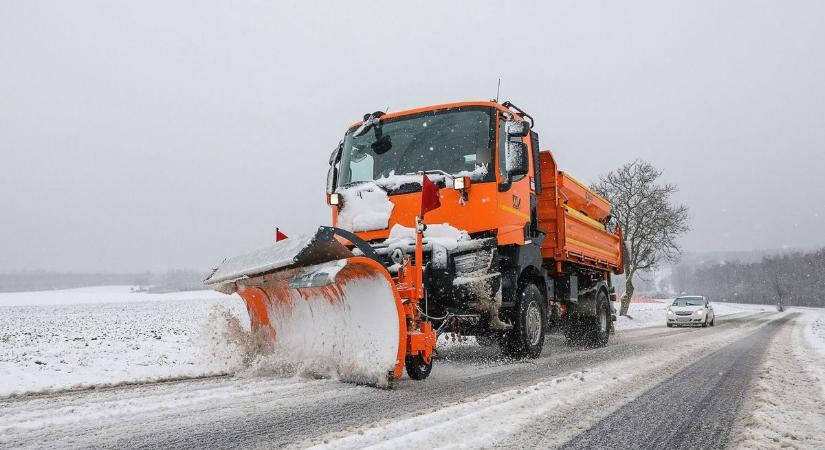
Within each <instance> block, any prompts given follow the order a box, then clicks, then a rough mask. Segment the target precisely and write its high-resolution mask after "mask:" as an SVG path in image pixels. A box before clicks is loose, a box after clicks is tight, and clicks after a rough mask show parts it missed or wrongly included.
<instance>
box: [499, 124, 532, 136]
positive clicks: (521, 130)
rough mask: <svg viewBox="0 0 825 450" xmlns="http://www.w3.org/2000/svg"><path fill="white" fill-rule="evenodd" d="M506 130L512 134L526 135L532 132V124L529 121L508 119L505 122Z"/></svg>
mask: <svg viewBox="0 0 825 450" xmlns="http://www.w3.org/2000/svg"><path fill="white" fill-rule="evenodd" d="M504 130H505V132H506V133H507V134H508V135H510V136H513V137H524V136H527V135H528V134H530V125H529V124H528V123H527V121H521V122H518V121H516V120H508V121H507V122H506V123H505V124H504Z"/></svg>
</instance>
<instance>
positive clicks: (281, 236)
mask: <svg viewBox="0 0 825 450" xmlns="http://www.w3.org/2000/svg"><path fill="white" fill-rule="evenodd" d="M286 238H287V236H286V235H285V234H284V233H281V230H279V229H278V228H275V242H280V241H283V240H284V239H286Z"/></svg>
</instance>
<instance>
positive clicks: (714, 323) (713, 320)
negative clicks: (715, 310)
mask: <svg viewBox="0 0 825 450" xmlns="http://www.w3.org/2000/svg"><path fill="white" fill-rule="evenodd" d="M710 326H712V327H715V326H716V316H713V319H710Z"/></svg>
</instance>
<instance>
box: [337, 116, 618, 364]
mask: <svg viewBox="0 0 825 450" xmlns="http://www.w3.org/2000/svg"><path fill="white" fill-rule="evenodd" d="M533 125H534V123H533V119H532V118H531V117H530V116H529V115H528V114H527V113H525V112H524V111H523V110H521V109H519V108H518V107H516V106H515V105H512V104H511V103H509V102H504V103H497V102H493V101H489V102H485V101H479V102H461V103H450V104H443V105H435V106H430V107H425V108H418V109H412V110H407V111H400V112H393V113H383V112H375V113H372V114H367V115H365V116H364V120H362V121H360V122H358V123H355V124H353V125H352V126H350V127H349V129H348V130H347V132H346V133H345V135H344V139H343V140H342V141H341V143H340V144H339V146H338V147H337V148H336V149H335V150H334V151H333V153H332V155H331V157H330V161H329V162H330V169H329V173H328V177H327V203H328V204H329V205H330V206H331V207H332V222H333V225H334V226H335V227H337V228H340V229H344V230H346V231H349V232H352V233H354V234H355V235H356V236H357V237H358V238H360V239H361V240H363V241H365V242H367V243H368V244H369V245H370V246H371V247H372V248H373V249H374V250H375V254H377V255H379V257H380V258H381V259H382V263H383V264H384V265H385V266H386V267H388V269H389V270H390V272H391V273H392V272H393V269H394V268H397V267H399V265H400V262H401V260H402V258H403V257H406V256H408V255H410V254H411V253H412V251H413V248H414V246H413V245H412V239H411V237H412V230H413V228H414V227H415V226H416V216H418V215H419V214H420V206H421V191H422V183H423V176H422V174H426V176H427V177H428V178H429V179H430V180H432V181H433V182H434V183H435V184H437V185H438V186H439V188H441V189H440V193H439V196H440V203H441V206H440V207H439V208H438V209H435V210H433V211H431V212H429V213H427V214H426V217H425V223H426V224H428V227H429V228H428V230H427V231H425V235H424V250H425V253H424V264H425V283H424V286H425V290H426V292H427V296H426V299H427V301H426V304H425V308H426V315H427V317H428V318H429V319H430V320H432V321H433V323H434V325H436V326H437V327H438V328H439V330H443V331H460V332H463V333H467V334H476V335H495V336H499V337H501V336H503V338H502V339H503V342H505V345H504V346H503V348H504V349H505V350H507V349H508V348H509V349H510V350H511V351H510V353H512V354H513V355H521V356H534V357H535V356H537V355H538V353H540V351H541V345H542V343H543V331H544V330H545V329H546V328H547V326H548V325H547V324H548V322H549V315H550V312H551V311H556V313H557V315H558V314H561V313H563V312H567V311H568V310H569V311H570V312H571V314H569V317H570V319H571V323H572V320H573V319H574V318H575V317H579V318H582V317H585V318H586V317H591V316H593V317H594V318H595V316H598V315H599V309H600V308H601V306H599V303H604V302H606V301H607V300H606V298H607V296H608V295H610V294H611V293H612V289H611V287H610V278H609V275H608V273H609V272H610V271H613V272H618V271H621V245H620V238H618V235H617V234H616V233H610V232H608V231H607V228H606V225H605V224H606V223H607V221H608V220H609V203H607V201H606V200H604V199H601V198H600V197H598V196H597V195H596V194H595V193H592V192H590V191H589V190H587V188H585V187H584V186H582V185H580V184H579V185H576V183H577V182H574V180H573V179H572V178H571V177H569V175H565V174H564V173H563V172H559V171H558V170H557V168H556V166H555V161H554V160H553V158H552V154H551V153H549V152H540V151H539V136H538V134H537V133H536V132H535V131H534V130H533ZM571 180H572V181H571ZM565 183H567V186H568V188H567V190H566V191H565V188H564V186H565ZM579 191H581V192H579ZM566 192H567V193H569V195H567V194H566ZM571 198H572V199H573V200H574V201H573V202H572V203H571V201H570V200H571ZM579 198H581V199H582V201H581V202H579V203H576V201H575V200H576V199H579ZM574 235H575V239H574ZM548 238H549V239H548ZM568 241H569V242H568ZM576 243H578V246H576V245H577V244H576ZM528 291H529V293H530V296H531V297H535V300H534V301H533V302H534V303H536V304H537V306H535V307H534V308H533V309H531V307H530V306H529V305H527V306H525V305H524V304H521V303H523V302H522V301H521V300H520V299H522V298H524V296H525V292H528ZM580 294H581V295H580ZM580 297H581V298H580ZM591 300H592V301H591ZM588 302H589V303H588ZM560 305H564V306H565V307H561V308H560V307H559V306H560ZM594 305H595V306H594ZM568 307H569V308H568ZM536 308H537V309H536ZM574 312H575V314H574ZM597 320H598V319H597ZM601 326H602V328H603V329H604V332H605V333H606V332H607V331H608V330H607V329H606V328H605V325H604V324H602V325H601ZM607 328H609V324H608V325H607ZM536 329H539V330H540V333H539V334H541V336H538V335H537V332H536ZM603 334H604V333H603ZM599 339H600V341H604V343H606V336H602V337H600V338H599Z"/></svg>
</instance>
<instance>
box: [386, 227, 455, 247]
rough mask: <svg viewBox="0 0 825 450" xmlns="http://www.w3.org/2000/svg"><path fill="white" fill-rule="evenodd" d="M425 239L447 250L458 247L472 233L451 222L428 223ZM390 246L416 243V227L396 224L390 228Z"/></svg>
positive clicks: (388, 243) (388, 242)
mask: <svg viewBox="0 0 825 450" xmlns="http://www.w3.org/2000/svg"><path fill="white" fill-rule="evenodd" d="M424 240H425V241H427V242H430V243H433V244H438V245H440V246H442V247H444V248H446V249H447V250H453V249H455V248H456V247H458V244H459V242H462V241H469V240H470V234H469V233H467V232H466V231H462V230H459V229H458V228H456V227H454V226H452V225H450V224H449V223H442V224H432V225H427V229H426V230H424ZM386 243H387V246H388V247H393V246H396V245H412V244H414V243H415V229H413V228H409V227H405V226H403V225H399V224H395V225H393V226H392V229H390V236H389V238H388V239H387V241H386Z"/></svg>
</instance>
